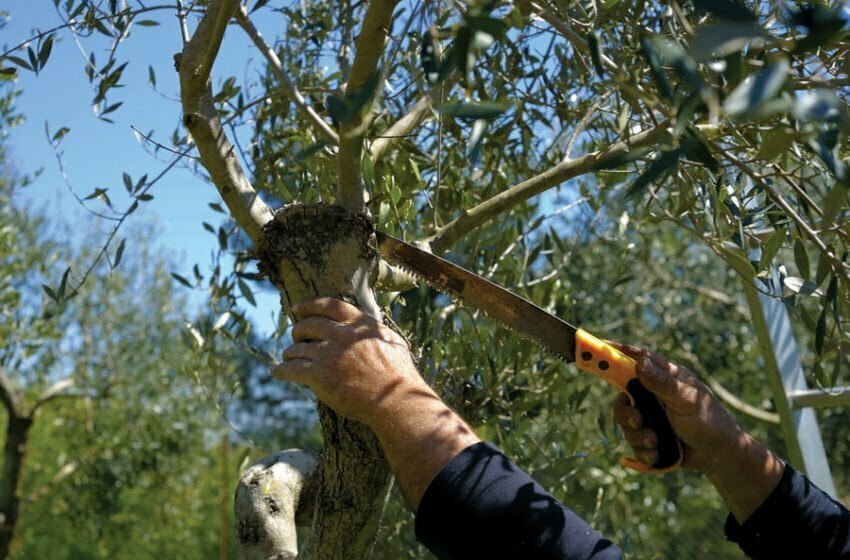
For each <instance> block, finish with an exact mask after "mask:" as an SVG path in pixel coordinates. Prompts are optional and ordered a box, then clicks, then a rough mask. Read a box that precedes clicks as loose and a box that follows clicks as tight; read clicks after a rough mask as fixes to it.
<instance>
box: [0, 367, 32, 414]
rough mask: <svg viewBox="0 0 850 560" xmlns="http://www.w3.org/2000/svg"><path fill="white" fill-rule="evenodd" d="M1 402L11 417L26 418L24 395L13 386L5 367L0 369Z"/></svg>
mask: <svg viewBox="0 0 850 560" xmlns="http://www.w3.org/2000/svg"><path fill="white" fill-rule="evenodd" d="M0 402H2V403H3V406H5V407H6V410H7V411H8V413H9V416H12V417H23V416H26V410H25V409H26V403H25V402H24V399H23V395H21V393H20V391H18V390H17V389H15V387H14V386H13V385H12V380H11V379H9V376H8V375H6V369H5V368H3V367H0Z"/></svg>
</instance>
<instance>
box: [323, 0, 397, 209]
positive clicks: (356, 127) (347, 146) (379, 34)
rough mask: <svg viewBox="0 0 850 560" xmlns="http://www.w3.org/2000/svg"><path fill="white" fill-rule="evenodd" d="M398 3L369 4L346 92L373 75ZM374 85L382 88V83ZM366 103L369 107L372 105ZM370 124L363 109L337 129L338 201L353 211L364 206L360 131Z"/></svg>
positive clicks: (393, 0)
mask: <svg viewBox="0 0 850 560" xmlns="http://www.w3.org/2000/svg"><path fill="white" fill-rule="evenodd" d="M397 3H398V0H373V1H372V2H371V3H370V4H369V8H368V9H367V11H366V16H365V17H364V18H363V24H362V26H361V29H360V33H359V34H358V35H357V38H356V39H355V40H354V48H355V53H354V61H353V62H352V64H351V73H350V74H349V78H348V83H347V84H346V86H345V92H346V94H348V95H350V94H352V93H353V92H356V91H358V90H360V89H362V88H364V87H366V86H367V85H368V83H369V81H370V80H372V79H373V78H374V76H375V75H376V73H377V71H378V62H379V61H380V59H381V55H382V54H383V52H384V44H385V43H386V40H387V34H388V33H389V30H390V27H391V26H392V18H393V11H394V10H395V7H396V4H397ZM377 87H381V84H378V86H377ZM367 105H368V106H371V104H367ZM367 114H368V109H367ZM369 124H370V121H369V119H368V118H366V119H364V118H363V112H362V111H358V114H357V115H353V117H352V118H351V120H349V121H348V122H346V123H342V124H341V125H340V130H339V152H338V154H337V181H338V183H339V184H338V187H337V188H338V191H337V192H338V196H337V202H338V203H339V204H341V205H342V206H343V207H345V208H348V209H349V210H352V211H355V212H359V211H362V210H363V209H364V208H365V199H364V192H363V186H362V184H361V170H360V154H361V150H362V147H363V133H364V132H365V130H366V128H368V126H369Z"/></svg>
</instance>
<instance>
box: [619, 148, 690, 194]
mask: <svg viewBox="0 0 850 560" xmlns="http://www.w3.org/2000/svg"><path fill="white" fill-rule="evenodd" d="M683 154H684V149H682V148H676V149H674V150H668V151H666V152H661V155H660V156H659V157H658V158H657V159H655V160H654V161H653V162H652V163H650V164H649V166H648V167H647V168H646V169H645V170H644V172H643V173H641V174H640V176H639V177H638V178H637V179H635V181H634V182H633V183H632V184H631V185H630V186H629V188H628V189H627V190H626V194H625V197H626V198H634V197H636V196H638V195H640V194H643V192H644V191H645V190H646V187H648V186H649V185H652V184H654V183H659V182H661V181H662V180H664V178H665V177H666V176H667V175H668V174H669V173H670V172H672V171H673V170H674V169H675V168H676V166H677V165H678V164H679V159H680V158H681V157H682V155H683Z"/></svg>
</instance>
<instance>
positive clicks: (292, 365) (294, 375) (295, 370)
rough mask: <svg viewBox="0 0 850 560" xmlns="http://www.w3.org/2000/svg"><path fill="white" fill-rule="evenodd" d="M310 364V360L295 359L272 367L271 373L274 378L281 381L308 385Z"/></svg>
mask: <svg viewBox="0 0 850 560" xmlns="http://www.w3.org/2000/svg"><path fill="white" fill-rule="evenodd" d="M309 362H310V361H309V360H307V359H304V358H295V359H293V360H287V361H285V362H283V363H280V364H277V365H276V366H272V368H271V369H270V370H269V371H270V373H271V374H272V376H273V377H275V378H276V379H280V380H281V381H291V382H293V383H300V384H302V385H307V379H308V377H309V375H308V373H309V372H308V371H307V370H308V368H309Z"/></svg>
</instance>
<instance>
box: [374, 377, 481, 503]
mask: <svg viewBox="0 0 850 560" xmlns="http://www.w3.org/2000/svg"><path fill="white" fill-rule="evenodd" d="M400 391H401V392H402V393H403V394H401V395H394V396H393V398H389V399H386V404H385V405H383V406H382V407H381V410H380V411H379V414H378V415H376V417H375V420H373V421H372V422H370V425H371V427H372V429H373V430H374V431H375V433H376V434H377V436H378V439H379V440H380V442H381V445H382V447H383V449H384V454H385V455H386V457H387V461H389V463H390V466H391V468H392V470H393V473H394V474H395V476H396V481H397V483H398V486H399V488H400V489H401V493H402V495H403V496H404V498H405V500H406V501H407V504H408V506H410V508H411V509H412V510H413V511H417V509H418V507H419V501H420V500H421V498H422V494H423V493H424V492H425V489H426V488H427V487H428V485H429V484H430V483H431V481H432V480H433V479H434V477H435V476H436V475H437V473H438V472H440V469H442V468H443V467H444V466H445V465H446V464H447V463H448V462H449V461H450V460H451V459H452V458H453V457H455V456H456V455H457V454H458V453H460V452H461V451H463V450H464V449H466V448H467V447H469V446H470V445H473V444H475V443H478V442H479V441H481V439H480V438H479V437H478V436H476V435H475V433H474V432H473V431H472V428H470V427H469V425H468V424H467V423H466V422H464V421H463V419H462V418H461V417H460V416H459V415H458V414H457V413H456V412H454V411H453V410H452V409H450V408H449V407H448V406H446V405H445V404H444V403H443V402H442V400H440V398H439V397H438V396H437V395H436V393H434V391H433V390H431V389H430V388H429V387H427V386H425V385H424V384H423V386H422V387H413V388H403V389H400Z"/></svg>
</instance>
